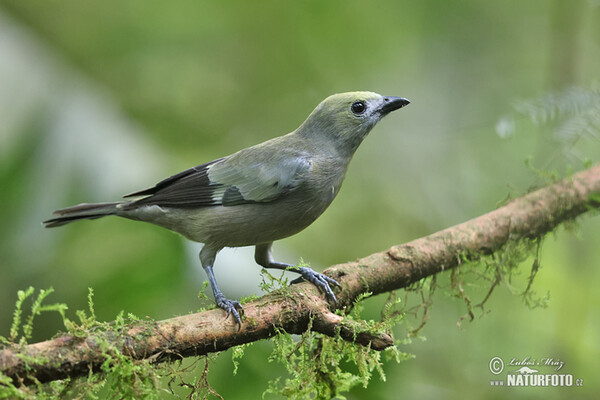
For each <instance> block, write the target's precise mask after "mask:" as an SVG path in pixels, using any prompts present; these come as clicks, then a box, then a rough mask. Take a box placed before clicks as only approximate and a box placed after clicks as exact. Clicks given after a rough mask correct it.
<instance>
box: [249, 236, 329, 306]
mask: <svg viewBox="0 0 600 400" xmlns="http://www.w3.org/2000/svg"><path fill="white" fill-rule="evenodd" d="M272 246H273V242H271V243H263V244H258V245H256V251H255V252H254V260H256V263H257V264H258V265H260V266H262V267H264V268H277V269H283V270H288V271H294V272H297V273H299V274H300V275H302V278H298V279H294V280H293V281H292V283H299V282H301V281H302V280H303V279H304V280H307V281H309V282H311V283H312V284H313V285H315V286H316V287H318V288H319V289H321V290H322V291H323V292H325V294H326V295H327V297H328V298H329V299H331V300H333V302H334V303H336V304H337V299H336V298H335V294H333V291H332V290H331V287H330V286H329V285H335V286H337V287H341V286H340V284H339V283H338V282H337V281H336V280H335V279H333V278H330V277H328V276H327V275H324V274H320V273H318V272H315V271H313V270H312V269H310V268H308V267H296V266H294V265H290V264H284V263H279V262H276V261H274V260H273V255H272V254H271V247H272Z"/></svg>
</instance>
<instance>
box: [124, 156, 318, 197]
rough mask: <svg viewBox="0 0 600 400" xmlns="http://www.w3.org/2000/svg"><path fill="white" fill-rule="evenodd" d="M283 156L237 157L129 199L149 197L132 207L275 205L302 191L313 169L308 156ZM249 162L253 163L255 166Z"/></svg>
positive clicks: (184, 174) (173, 178) (180, 175)
mask: <svg viewBox="0 0 600 400" xmlns="http://www.w3.org/2000/svg"><path fill="white" fill-rule="evenodd" d="M278 156H279V157H278ZM280 156H281V154H279V155H277V154H274V155H269V154H265V155H264V156H262V157H259V158H258V159H257V157H256V155H248V157H244V155H240V153H236V154H234V155H232V156H229V157H225V158H220V159H218V160H215V161H211V162H209V163H206V164H202V165H198V166H196V167H193V168H190V169H187V170H185V171H182V172H180V173H178V174H176V175H173V176H171V177H169V178H167V179H165V180H163V181H160V182H159V183H157V184H156V185H155V186H154V187H151V188H149V189H145V190H141V191H139V192H135V193H131V194H129V195H127V196H125V197H133V196H146V197H144V198H141V199H139V200H137V201H135V202H134V203H132V204H131V206H132V207H138V206H141V205H158V206H164V207H208V206H217V205H223V206H234V205H239V204H246V203H262V202H269V201H273V200H275V199H277V198H279V197H281V196H282V195H284V194H286V193H289V192H290V191H292V190H294V189H295V188H296V187H298V185H299V184H300V183H301V182H302V181H303V180H304V179H305V177H306V176H307V173H308V171H309V170H310V168H311V162H310V160H309V158H308V157H307V156H305V155H302V154H300V155H298V154H296V155H293V156H291V155H290V156H289V157H288V156H286V157H280ZM261 158H262V159H261ZM248 159H252V163H251V164H248V163H247V160H248Z"/></svg>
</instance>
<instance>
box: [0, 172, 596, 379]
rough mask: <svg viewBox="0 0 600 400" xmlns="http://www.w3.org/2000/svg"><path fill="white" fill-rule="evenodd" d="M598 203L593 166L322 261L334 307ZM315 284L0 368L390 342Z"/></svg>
mask: <svg viewBox="0 0 600 400" xmlns="http://www.w3.org/2000/svg"><path fill="white" fill-rule="evenodd" d="M599 207H600V165H597V166H594V167H592V168H589V169H587V170H584V171H582V172H579V173H577V174H575V175H573V176H572V177H571V178H569V179H565V180H563V181H560V182H558V183H555V184H552V185H550V186H547V187H545V188H543V189H540V190H537V191H535V192H532V193H529V194H527V195H525V196H522V197H520V198H517V199H515V200H512V201H511V202H509V203H508V204H506V205H504V206H503V207H501V208H498V209H496V210H495V211H492V212H490V213H488V214H485V215H482V216H480V217H478V218H475V219H472V220H470V221H467V222H465V223H462V224H459V225H456V226H453V227H451V228H448V229H445V230H443V231H440V232H437V233H434V234H432V235H429V236H427V237H424V238H421V239H417V240H414V241H412V242H409V243H406V244H402V245H398V246H394V247H392V248H390V249H388V250H387V251H383V252H380V253H375V254H372V255H370V256H367V257H365V258H362V259H360V260H358V261H354V262H348V263H344V264H339V265H335V266H332V267H331V268H328V269H327V270H326V271H325V273H327V274H328V275H329V276H332V277H333V278H335V279H337V280H338V282H340V283H341V285H342V288H343V289H342V290H340V291H338V293H336V295H337V297H338V304H337V307H338V308H339V309H343V308H347V307H351V306H352V304H353V302H354V301H355V300H356V299H357V298H358V297H359V296H360V295H361V294H362V293H365V292H370V293H372V294H373V295H375V294H380V293H384V292H389V291H392V290H395V289H400V288H404V287H407V286H408V285H410V284H412V283H414V282H417V281H419V280H421V279H423V278H425V277H428V276H432V275H435V274H437V273H439V272H442V271H444V270H447V269H450V268H453V267H456V266H458V265H460V264H461V263H464V262H465V261H470V260H475V259H478V258H479V257H481V256H484V255H487V254H491V253H493V252H495V251H498V250H500V249H501V248H502V247H503V246H504V245H505V244H507V243H508V242H511V241H518V240H522V239H535V238H539V237H541V236H543V235H544V234H546V233H548V232H550V231H552V230H554V229H555V228H556V227H557V226H558V225H559V224H560V223H562V222H564V221H567V220H571V219H574V218H576V217H577V216H579V215H581V214H583V213H585V212H587V211H589V210H591V209H597V208H599ZM333 308H334V307H333V306H332V305H331V304H328V303H327V301H326V300H325V298H324V297H323V295H322V294H321V293H319V291H318V289H316V288H315V287H314V286H313V285H311V284H308V283H301V284H298V285H292V286H290V287H289V288H286V289H285V290H277V291H274V292H271V293H269V294H267V295H265V296H263V297H261V298H259V299H257V300H254V301H252V302H249V303H246V304H245V305H244V311H245V319H244V321H243V324H242V326H241V329H240V330H239V331H238V329H237V325H236V324H234V322H233V321H232V320H231V319H225V318H224V312H223V311H222V310H219V309H214V310H209V311H204V312H201V313H197V314H190V315H185V316H180V317H176V318H171V319H167V320H164V321H160V322H143V321H142V322H138V323H134V324H132V325H128V326H126V327H125V328H123V329H119V330H118V331H117V332H115V331H103V332H91V333H89V334H87V335H83V336H82V337H79V336H76V335H75V336H71V335H64V336H59V337H56V338H54V339H51V340H47V341H45V342H40V343H35V344H31V345H14V346H11V347H7V348H4V349H3V350H1V351H0V371H1V372H2V373H3V374H4V375H6V376H8V377H10V378H13V381H14V382H23V383H26V384H27V383H29V382H34V381H35V380H38V381H39V382H47V381H52V380H56V379H62V378H66V377H75V376H81V375H86V374H89V373H90V372H91V371H99V370H101V367H102V364H103V363H104V362H105V361H106V359H107V358H108V357H110V354H108V353H109V352H110V349H117V350H118V351H119V352H120V353H122V354H125V355H127V356H129V357H131V358H133V359H150V360H152V361H154V362H161V361H165V360H173V359H179V358H182V357H187V356H193V355H205V354H208V353H211V352H218V351H223V350H226V349H228V348H230V347H232V346H236V345H241V344H245V343H250V342H254V341H257V340H260V339H266V338H269V337H271V336H273V335H275V334H276V333H277V332H279V331H281V330H284V331H286V332H288V333H302V332H304V331H306V330H307V329H308V328H309V327H312V330H313V331H316V332H320V333H323V334H325V335H330V336H333V335H338V334H339V335H340V337H342V338H343V339H345V340H349V341H353V342H356V343H359V344H362V345H366V346H371V348H373V349H377V350H383V349H385V348H387V347H389V346H391V345H392V344H393V340H392V338H391V337H390V336H389V335H387V334H386V333H383V332H375V331H373V330H372V329H371V328H369V327H368V326H367V324H366V323H365V324H364V325H363V324H361V323H357V322H356V321H350V320H348V319H345V318H343V317H341V316H339V315H337V314H335V313H333V311H335V310H334V309H333Z"/></svg>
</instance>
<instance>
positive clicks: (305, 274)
mask: <svg viewBox="0 0 600 400" xmlns="http://www.w3.org/2000/svg"><path fill="white" fill-rule="evenodd" d="M295 272H298V273H299V274H300V275H302V276H301V277H299V278H296V279H294V280H293V281H292V282H290V283H292V284H294V283H300V282H302V281H304V280H306V281H309V282H310V283H312V284H313V285H315V286H316V287H318V288H319V289H321V290H322V291H323V292H325V295H326V296H327V297H328V298H329V299H330V300H332V301H333V303H334V304H337V299H336V297H335V294H334V293H333V291H332V290H331V287H330V286H329V285H335V286H337V287H338V288H341V287H342V286H341V285H340V284H339V283H338V281H336V280H335V279H333V278H330V277H328V276H327V275H324V274H320V273H318V272H315V271H313V270H312V269H310V268H307V267H299V268H298V269H297V270H296V271H295Z"/></svg>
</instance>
